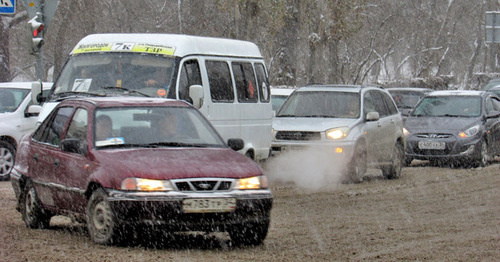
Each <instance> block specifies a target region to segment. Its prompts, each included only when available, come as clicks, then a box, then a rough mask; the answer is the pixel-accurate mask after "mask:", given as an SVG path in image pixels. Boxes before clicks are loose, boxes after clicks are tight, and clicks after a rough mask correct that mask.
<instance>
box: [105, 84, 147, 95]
mask: <svg viewBox="0 0 500 262" xmlns="http://www.w3.org/2000/svg"><path fill="white" fill-rule="evenodd" d="M101 89H110V90H120V91H122V92H123V93H127V92H128V93H134V94H139V95H142V96H145V97H150V96H149V95H146V94H144V93H142V92H139V91H137V90H131V89H127V88H124V87H118V86H101Z"/></svg>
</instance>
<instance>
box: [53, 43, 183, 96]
mask: <svg viewBox="0 0 500 262" xmlns="http://www.w3.org/2000/svg"><path fill="white" fill-rule="evenodd" d="M174 62H175V59H174V58H173V57H166V56H162V55H150V54H144V53H118V52H107V53H106V52H105V53H86V54H78V55H73V56H71V57H70V59H69V60H68V62H67V63H66V65H65V66H64V68H63V70H62V72H61V74H60V76H59V78H58V80H57V82H56V83H55V87H54V89H53V90H54V92H53V94H52V95H51V99H58V98H60V97H62V96H66V95H67V94H71V93H75V92H76V93H90V94H102V93H104V94H107V93H117V92H122V93H124V92H130V93H134V92H135V93H136V94H137V95H138V96H151V97H157V96H165V94H166V93H167V92H168V88H169V86H170V85H171V83H172V81H173V79H172V78H173V75H174V74H173V71H174V70H173V68H174ZM120 88H121V89H120ZM159 90H162V91H161V95H159V94H158V91H159ZM133 95H134V94H133Z"/></svg>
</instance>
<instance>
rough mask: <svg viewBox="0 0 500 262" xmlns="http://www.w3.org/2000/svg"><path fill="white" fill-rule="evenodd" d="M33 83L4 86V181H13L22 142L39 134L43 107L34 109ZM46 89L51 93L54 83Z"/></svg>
mask: <svg viewBox="0 0 500 262" xmlns="http://www.w3.org/2000/svg"><path fill="white" fill-rule="evenodd" d="M31 83H32V82H5V83H0V180H7V179H9V176H10V171H11V170H12V167H13V166H14V161H15V155H16V149H17V145H18V141H19V140H20V139H21V137H22V136H23V135H25V134H27V133H31V132H33V130H35V126H36V121H37V117H38V113H39V112H40V106H38V105H33V106H31V105H32V104H33V103H32V102H31ZM42 86H43V89H44V90H47V91H48V90H49V89H50V87H52V83H42ZM30 106H31V107H30Z"/></svg>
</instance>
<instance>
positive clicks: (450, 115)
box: [438, 114, 462, 117]
mask: <svg viewBox="0 0 500 262" xmlns="http://www.w3.org/2000/svg"><path fill="white" fill-rule="evenodd" d="M442 116H445V117H462V116H461V115H452V114H444V115H438V117H442Z"/></svg>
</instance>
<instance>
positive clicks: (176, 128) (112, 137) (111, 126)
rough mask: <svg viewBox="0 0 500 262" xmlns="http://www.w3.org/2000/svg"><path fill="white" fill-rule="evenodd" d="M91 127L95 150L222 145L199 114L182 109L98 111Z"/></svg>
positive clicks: (143, 108) (138, 108) (102, 109)
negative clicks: (144, 146)
mask: <svg viewBox="0 0 500 262" xmlns="http://www.w3.org/2000/svg"><path fill="white" fill-rule="evenodd" d="M93 126H94V130H93V132H94V134H95V135H94V140H95V146H96V147H106V146H110V145H111V146H112V145H120V144H126V145H149V144H152V143H167V142H169V143H173V142H175V143H184V144H189V145H193V146H208V145H210V146H215V147H222V146H224V142H223V141H222V140H221V139H220V137H219V136H218V134H217V133H216V131H215V130H214V129H213V127H211V126H210V124H209V123H208V121H207V120H206V119H205V118H204V117H203V116H202V115H201V113H200V112H199V111H197V110H195V109H187V108H184V107H158V106H156V107H126V108H100V109H97V110H96V111H95V121H94V125H93Z"/></svg>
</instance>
